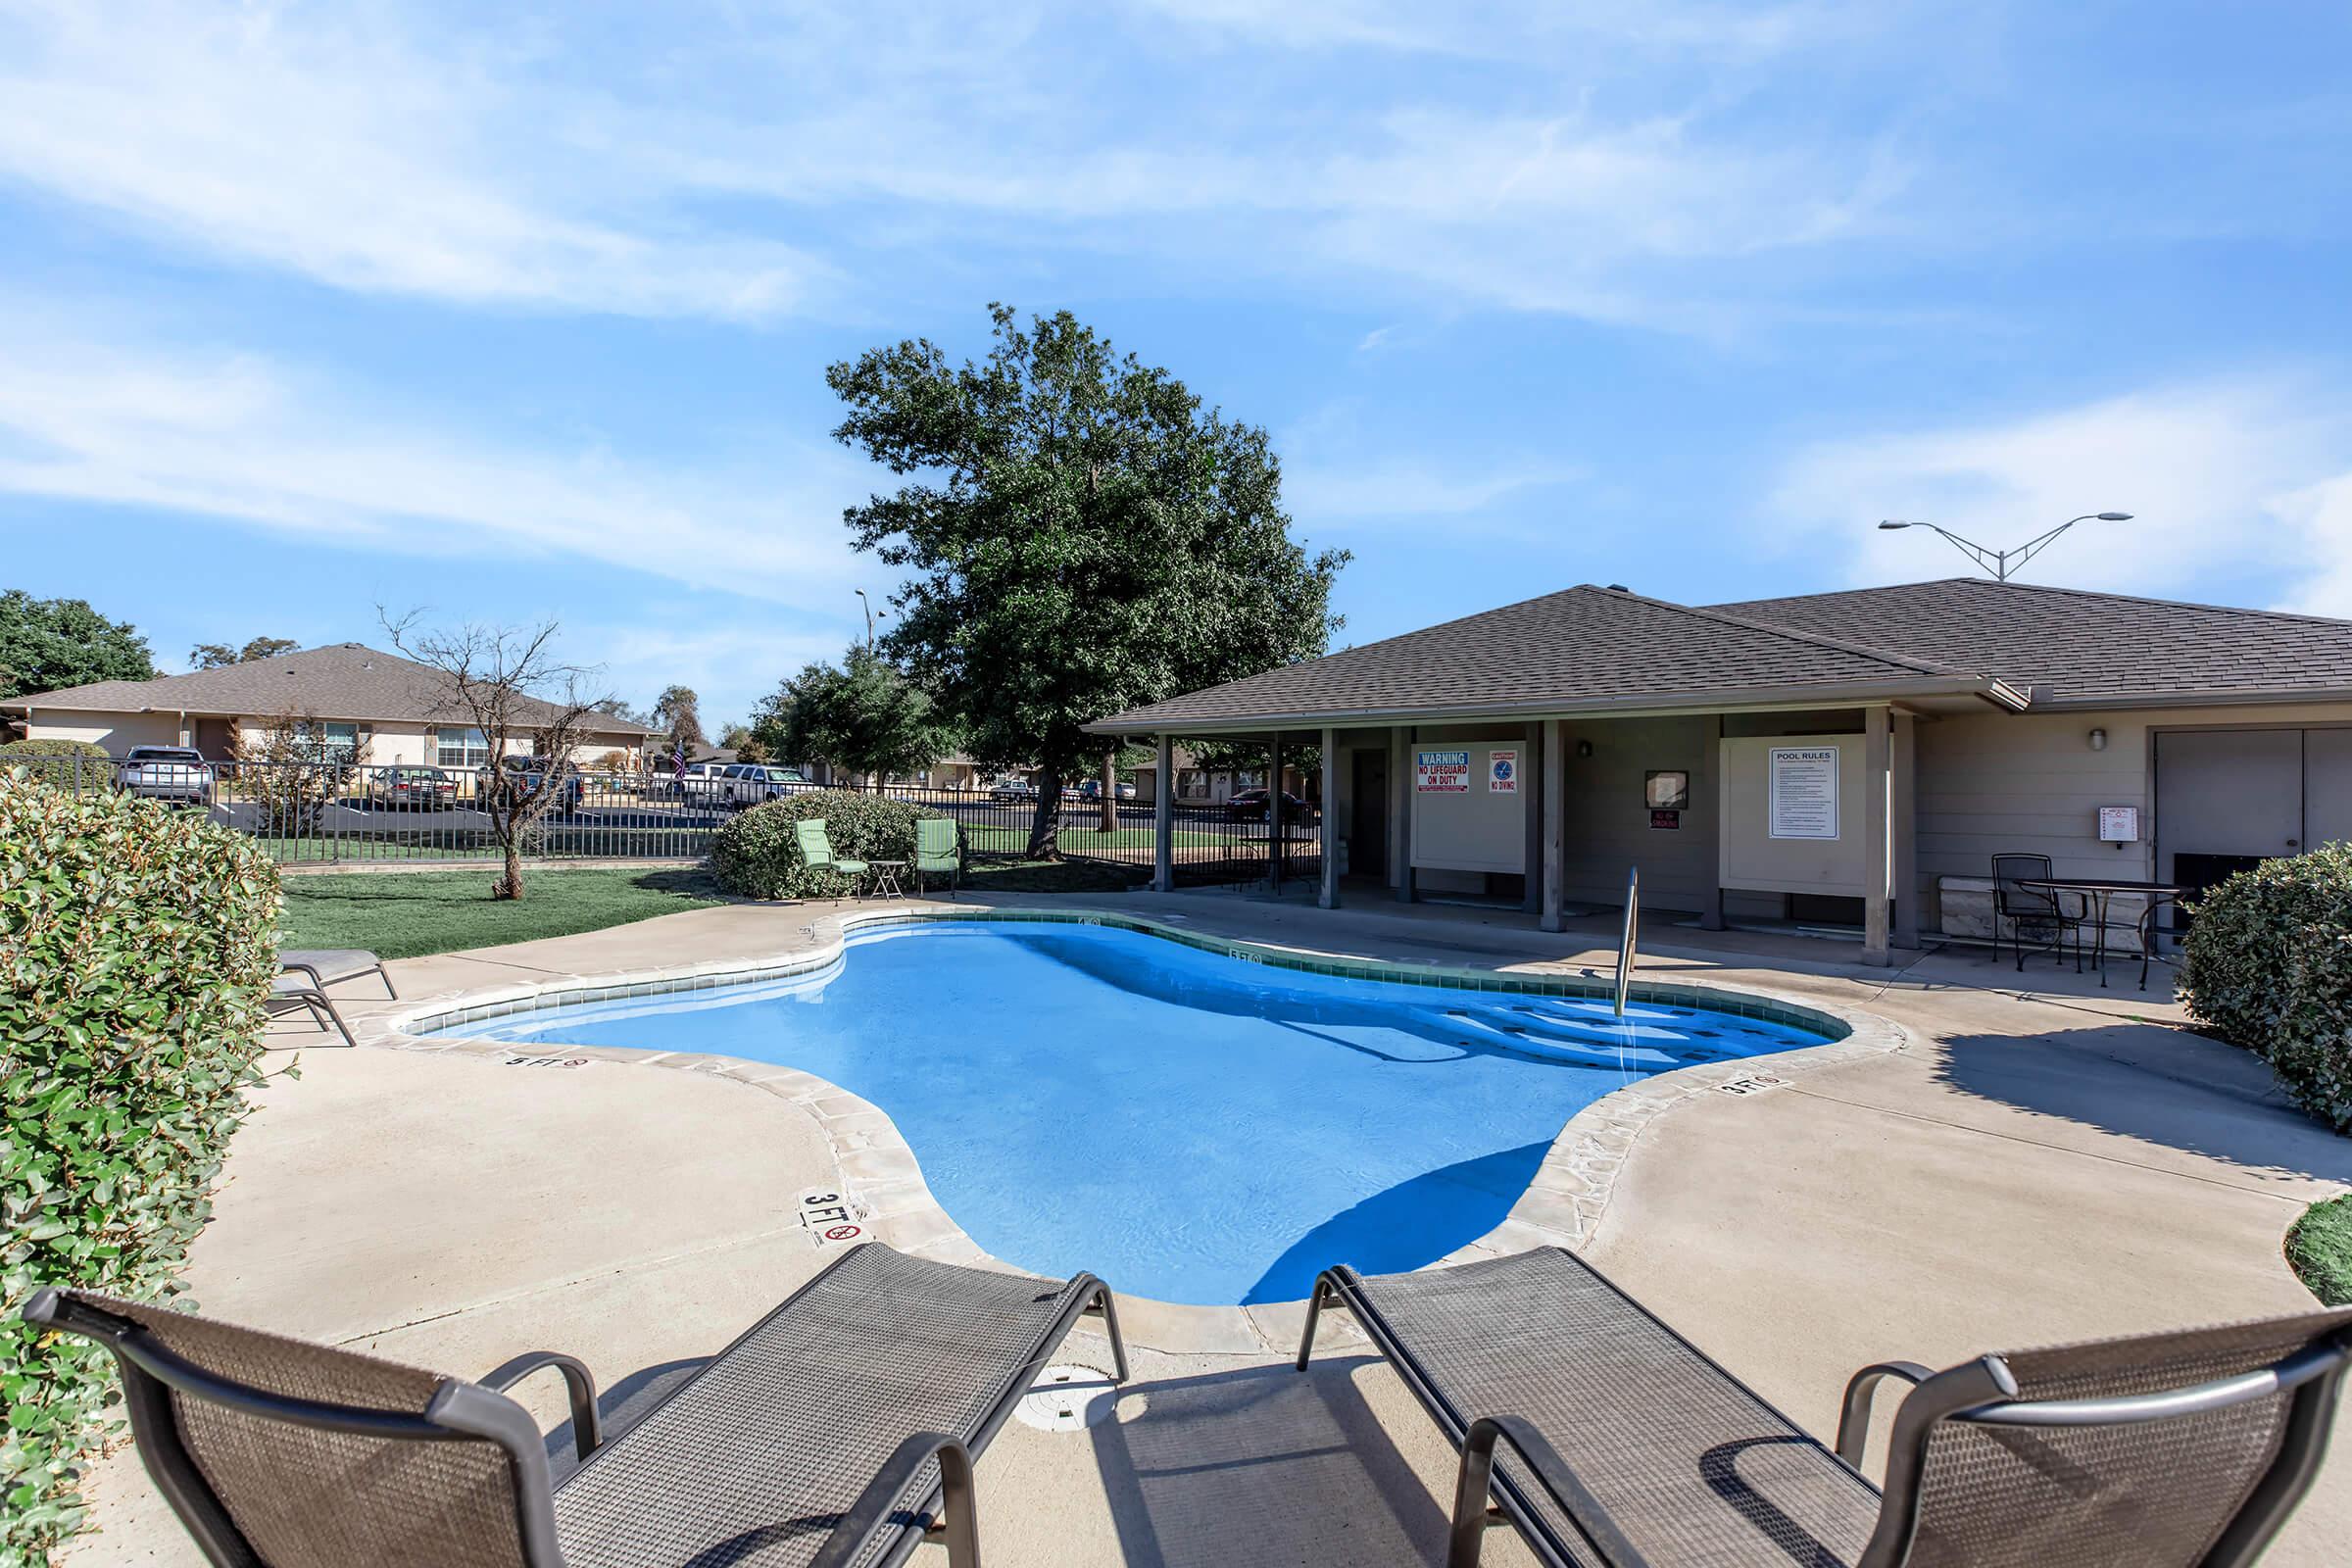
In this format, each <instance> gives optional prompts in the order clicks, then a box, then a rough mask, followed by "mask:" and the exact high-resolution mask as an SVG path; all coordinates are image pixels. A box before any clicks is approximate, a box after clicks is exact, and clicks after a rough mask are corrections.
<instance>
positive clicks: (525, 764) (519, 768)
mask: <svg viewBox="0 0 2352 1568" xmlns="http://www.w3.org/2000/svg"><path fill="white" fill-rule="evenodd" d="M498 766H499V771H500V772H501V773H502V774H504V775H505V776H506V777H507V778H508V780H509V781H510V782H512V783H513V784H514V785H515V787H517V788H518V789H520V790H521V791H522V794H523V797H524V798H525V799H526V800H527V799H528V798H530V797H531V796H533V795H536V794H538V793H539V792H540V791H541V790H543V789H547V788H550V787H551V784H552V787H554V788H557V789H561V790H562V791H563V792H564V794H563V798H562V799H560V800H558V801H557V802H556V804H555V807H554V809H555V810H557V811H560V812H562V813H563V814H564V815H565V816H569V815H571V813H572V812H574V811H576V810H578V809H580V803H581V801H582V800H583V799H584V798H585V797H586V795H587V791H588V781H587V780H586V779H585V778H583V777H582V776H581V775H580V770H579V769H578V768H576V767H573V766H571V765H570V764H569V763H562V764H551V763H550V762H549V760H547V759H546V758H543V757H502V758H500V759H499V760H498ZM559 768H560V771H559V770H556V769H559Z"/></svg>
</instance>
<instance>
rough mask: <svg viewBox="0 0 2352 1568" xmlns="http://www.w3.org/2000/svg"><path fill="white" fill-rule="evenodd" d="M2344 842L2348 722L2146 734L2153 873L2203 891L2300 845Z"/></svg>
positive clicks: (2351, 805) (2349, 800)
mask: <svg viewBox="0 0 2352 1568" xmlns="http://www.w3.org/2000/svg"><path fill="white" fill-rule="evenodd" d="M2339 839H2342V840H2352V729H2234V730H2228V729H2225V730H2167V731H2161V732H2159V733H2158V734H2157V737H2156V875H2157V877H2158V879H2159V880H2161V881H2166V882H2178V883H2180V885H2181V886H2183V887H2187V888H2192V889H2204V888H2208V887H2211V886H2212V885H2213V884H2214V883H2216V882H2219V881H2221V880H2222V879H2223V878H2224V877H2227V876H2229V874H2230V873H2231V872H2234V871H2241V870H2244V869H2245V868H2246V867H2248V866H2250V865H2253V864H2255V863H2256V862H2258V861H2261V860H2265V859H2268V858H2272V857H2274V856H2280V855H2294V854H2296V853H2298V852H2299V851H2301V850H2302V849H2303V848H2304V847H2305V846H2306V845H2318V844H2327V843H2330V842H2332V841H2335V840H2339Z"/></svg>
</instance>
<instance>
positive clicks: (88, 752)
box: [0, 741, 115, 790]
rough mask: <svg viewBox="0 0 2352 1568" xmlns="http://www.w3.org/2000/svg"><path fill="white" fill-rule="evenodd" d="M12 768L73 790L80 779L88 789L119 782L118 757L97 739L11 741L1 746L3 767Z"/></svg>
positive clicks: (1, 767)
mask: <svg viewBox="0 0 2352 1568" xmlns="http://www.w3.org/2000/svg"><path fill="white" fill-rule="evenodd" d="M12 767H14V768H23V769H24V770H25V772H26V773H29V774H30V775H31V776H32V777H34V778H37V779H41V780H44V781H46V782H48V783H51V784H56V785H59V786H61V787H62V788H65V789H69V790H70V789H72V788H73V786H74V784H75V782H76V781H77V780H78V782H79V783H80V785H81V787H82V788H83V789H85V790H87V789H97V788H99V787H100V786H112V785H113V783H114V782H115V764H114V760H113V759H112V758H110V757H108V756H107V755H106V748H105V747H103V746H100V745H99V744H98V743H97V742H95V741H11V742H9V743H8V744H7V745H6V746H0V769H4V768H12Z"/></svg>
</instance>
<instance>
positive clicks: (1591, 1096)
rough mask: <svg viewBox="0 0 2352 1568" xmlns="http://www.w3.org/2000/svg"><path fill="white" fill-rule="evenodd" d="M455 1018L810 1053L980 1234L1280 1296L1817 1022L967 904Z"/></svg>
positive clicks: (1367, 1267)
mask: <svg viewBox="0 0 2352 1568" xmlns="http://www.w3.org/2000/svg"><path fill="white" fill-rule="evenodd" d="M460 1030H462V1032H464V1033H466V1034H467V1035H471V1036H475V1037H477V1038H489V1039H498V1040H517V1041H519V1040H529V1041H539V1042H561V1043H564V1044H572V1045H597V1046H624V1047H634V1048H639V1049H647V1050H660V1051H677V1052H713V1053H719V1054H727V1055H733V1056H742V1057H748V1058H751V1059H753V1060H758V1061H772V1062H781V1063H785V1064H788V1065H790V1066H794V1067H798V1068H801V1069H803V1070H804V1071H807V1072H810V1073H814V1074H816V1075H817V1076H819V1077H821V1078H824V1079H827V1080H829V1081H830V1082H833V1083H835V1084H839V1085H840V1086H842V1087H843V1088H845V1089H848V1090H850V1091H852V1092H853V1093H855V1094H858V1095H860V1096H862V1097H863V1098H865V1099H866V1100H868V1101H871V1102H872V1103H874V1104H876V1105H879V1106H880V1107H881V1108H882V1109H884V1110H885V1111H887V1112H889V1114H890V1116H891V1118H892V1119H893V1120H894V1121H895V1122H896V1123H897V1124H898V1128H899V1131H900V1132H901V1134H902V1135H903V1136H904V1137H905V1138H906V1140H907V1144H908V1145H909V1146H910V1147H911V1148H912V1149H913V1151H914V1153H915V1157H916V1158H917V1159H918V1160H919V1161H920V1162H921V1164H922V1169H923V1174H924V1177H925V1178H926V1180H927V1181H928V1182H929V1184H930V1187H931V1191H932V1193H933V1194H934V1196H936V1197H937V1198H938V1200H939V1201H940V1202H941V1203H942V1204H943V1205H944V1206H945V1207H946V1208H947V1211H948V1212H949V1214H951V1215H952V1216H954V1218H955V1219H956V1223H957V1224H959V1225H961V1226H962V1227H963V1229H964V1231H965V1233H966V1234H968V1235H969V1236H970V1237H971V1238H972V1239H973V1240H974V1241H975V1242H977V1243H978V1244H979V1245H980V1246H981V1247H983V1248H986V1249H987V1250H989V1251H991V1252H993V1253H995V1254H996V1255H997V1256H999V1257H1001V1258H1004V1259H1005V1261H1007V1262H1010V1263H1014V1264H1017V1265H1019V1266H1020V1267H1023V1268H1029V1269H1035V1270H1037V1271H1038V1272H1040V1273H1045V1274H1060V1275H1066V1274H1069V1273H1072V1272H1074V1271H1076V1270H1078V1269H1092V1270H1094V1271H1095V1272H1096V1273H1098V1274H1100V1275H1102V1276H1103V1278H1104V1279H1106V1280H1108V1281H1109V1282H1110V1284H1111V1285H1112V1287H1113V1288H1114V1289H1116V1290H1119V1291H1121V1292H1125V1293H1131V1294H1134V1295H1139V1296H1147V1297H1153V1298H1156V1299H1160V1300H1165V1301H1181V1302H1197V1303H1203V1304H1216V1305H1231V1304H1248V1303H1251V1302H1257V1301H1280V1300H1293V1299H1298V1298H1299V1297H1302V1296H1304V1295H1305V1294H1306V1293H1307V1291H1308V1290H1309V1289H1310V1288H1311V1286H1312V1284H1313V1282H1314V1276H1315V1273H1316V1271H1317V1270H1319V1269H1322V1268H1325V1267H1327V1266H1329V1265H1331V1264H1333V1263H1339V1262H1348V1263H1352V1264H1354V1265H1355V1266H1356V1267H1357V1268H1359V1269H1362V1270H1364V1271H1365V1272H1367V1273H1371V1272H1388V1271H1394V1270H1400V1269H1409V1268H1418V1267H1420V1266H1421V1265H1423V1264H1426V1263H1430V1262H1434V1261H1435V1260H1436V1259H1438V1258H1440V1257H1443V1256H1444V1255H1446V1253H1447V1252H1450V1251H1452V1250H1454V1249H1456V1248H1458V1247H1460V1246H1462V1245H1463V1244H1464V1243H1466V1242H1470V1241H1474V1240H1476V1239H1477V1238H1478V1237H1480V1236H1482V1235H1484V1234H1486V1233H1487V1232H1488V1231H1489V1230H1491V1229H1493V1228H1494V1227H1495V1224H1496V1223H1498V1222H1499V1221H1500V1220H1502V1219H1503V1217H1504V1216H1505V1215H1507V1214H1508V1213H1509V1211H1510V1209H1511V1206H1512V1204H1513V1203H1514V1202H1515V1201H1517V1200H1518V1198H1519V1197H1520V1195H1521V1194H1522V1193H1524V1192H1525V1191H1526V1189H1527V1185H1528V1183H1529V1182H1530V1181H1531V1180H1532V1179H1533V1178H1534V1176H1535V1174H1536V1171H1537V1169H1538V1167H1539V1166H1540V1165H1541V1164H1542V1163H1543V1160H1544V1153H1545V1152H1546V1150H1547V1149H1548V1148H1549V1147H1550V1144H1551V1142H1552V1139H1553V1137H1554V1136H1555V1135H1556V1134H1557V1133H1558V1132H1559V1130H1560V1127H1561V1124H1562V1123H1564V1122H1565V1121H1566V1120H1567V1119H1568V1118H1569V1117H1570V1116H1571V1115H1573V1114H1574V1113H1575V1112H1576V1111H1578V1110H1579V1109H1581V1108H1583V1107H1584V1106H1585V1105H1588V1104H1590V1103H1593V1101H1595V1100H1597V1099H1599V1098H1600V1097H1601V1096H1602V1095H1604V1094H1607V1093H1608V1092H1610V1091H1611V1090H1613V1089H1617V1088H1619V1087H1621V1086H1623V1085H1625V1084H1628V1083H1631V1082H1634V1081H1636V1080H1639V1079H1641V1078H1642V1077H1645V1076H1647V1075H1650V1074H1653V1073H1657V1072H1663V1071H1666V1070H1668V1069H1671V1068H1675V1067H1682V1066H1688V1065H1691V1064H1692V1063H1695V1062H1702V1061H1715V1060H1722V1059H1726V1058H1730V1057H1743V1056H1752V1055H1758V1054H1765V1053H1769V1052H1775V1051H1785V1050H1789V1049H1791V1048H1794V1047H1800V1046H1813V1045H1819V1044H1821V1043H1822V1041H1823V1040H1824V1038H1826V1037H1825V1036H1824V1035H1823V1034H1820V1033H1814V1032H1809V1031H1806V1030H1802V1029H1798V1028H1794V1027H1791V1026H1789V1025H1786V1024H1782V1023H1777V1022H1767V1021H1764V1020H1762V1019H1758V1018H1752V1017H1744V1016H1734V1015H1731V1014H1728V1013H1720V1012H1706V1011H1697V1010H1693V1009H1691V1008H1686V1007H1676V1006H1667V1005H1658V1004H1647V1005H1644V1004H1641V1003H1636V1004H1634V1005H1632V1006H1631V1007H1629V1009H1628V1015H1627V1017H1626V1018H1625V1019H1624V1020H1622V1021H1620V1020H1617V1019H1614V1018H1612V1017H1611V1016H1610V1012H1609V1005H1608V1003H1607V1002H1606V1001H1605V1000H1598V1001H1594V1000H1588V999H1582V998H1567V997H1555V996H1544V995H1537V994H1528V993H1515V992H1506V991H1471V990H1457V989H1441V988H1439V987H1436V986H1431V985H1422V984H1413V983H1408V982H1398V981H1382V980H1364V979H1355V978H1342V977H1337V976H1332V975H1326V974H1316V973H1308V972H1304V971H1300V970H1294V969H1289V968H1282V967H1276V966H1273V965H1269V964H1264V963H1256V962H1250V961H1248V960H1246V959H1242V958H1237V957H1232V956H1226V955H1224V954H1221V953H1207V952H1201V951H1199V950H1197V949H1194V948H1191V947H1188V946H1184V945H1182V944H1179V943H1176V942H1171V941H1168V940H1165V939H1163V938H1160V937H1155V936H1152V935H1149V934H1146V933H1142V932H1138V931H1132V930H1126V929H1122V928H1120V927H1116V926H1106V925H1091V924H1077V923H1055V922H1044V921H1017V922H1016V921H998V920H988V919H969V920H962V919H957V920H941V921H919V922H907V923H903V924H893V925H885V926H879V927H868V928H867V929H865V930H863V931H854V932H853V934H852V935H851V936H850V938H849V939H848V943H847V946H846V951H845V952H844V954H843V956H842V957H841V960H840V961H839V962H837V963H835V964H833V965H830V966H829V967H826V968H823V969H818V970H814V971H811V972H809V973H807V974H803V975H796V976H792V977H790V978H786V979H781V980H772V981H761V982H757V983H749V984H743V985H733V986H725V987H721V988H718V989H712V990H701V991H691V992H678V993H671V994H666V995H661V996H651V997H637V998H633V999H630V1000H626V1001H618V1000H616V1001H611V1002H598V1003H586V1004H577V1005H567V1006H546V1007H539V1008H534V1009H531V1010H528V1011H523V1012H516V1013H514V1014H511V1015H509V1016H506V1017H503V1018H498V1019H494V1020H491V1021H488V1022H473V1023H466V1024H463V1025H459V1026H455V1028H454V1029H452V1030H451V1031H447V1032H458V1031H460ZM790 1196H791V1195H779V1201H789V1198H790Z"/></svg>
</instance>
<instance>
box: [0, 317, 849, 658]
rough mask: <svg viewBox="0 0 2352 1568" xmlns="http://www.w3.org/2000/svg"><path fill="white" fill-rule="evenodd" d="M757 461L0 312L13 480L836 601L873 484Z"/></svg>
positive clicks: (815, 465)
mask: <svg viewBox="0 0 2352 1568" xmlns="http://www.w3.org/2000/svg"><path fill="white" fill-rule="evenodd" d="M765 450H766V451H767V452H768V453H769V454H770V455H769V456H768V458H767V460H766V461H765V462H763V463H761V464H760V465H758V466H741V465H730V464H728V463H727V462H725V461H723V460H722V461H718V462H714V463H698V464H695V465H692V466H686V465H682V464H677V463H664V462H648V461H643V460H638V459H632V458H629V457H626V456H621V455H617V454H614V453H613V452H611V451H608V450H604V449H602V448H597V447H586V448H578V449H572V450H564V449H561V448H556V447H552V446H538V447H533V446H528V445H523V444H519V443H515V444H508V445H503V446H502V445H495V444H490V443H487V442H485V441H482V440H481V439H479V438H477V437H473V436H469V435H466V434H462V433H459V432H455V431H452V430H449V429H445V428H441V427H439V426H438V425H436V424H434V423H433V422H431V421H429V420H423V419H417V418H414V417H408V416H405V415H403V414H400V413H397V412H395V413H383V412H378V411H373V410H370V409H368V408H366V407H364V406H362V405H361V404H360V403H359V402H358V401H357V400H355V399H354V398H353V397H351V396H350V395H348V394H347V393H345V392H343V391H342V390H341V389H339V388H337V387H335V386H333V385H331V384H329V383H326V382H324V381H322V380H320V379H319V378H318V377H316V376H311V375H307V374H305V373H303V372H302V371H300V370H298V369H294V368H288V367H286V366H283V365H279V364H276V363H273V362H270V361H268V360H264V359H260V358H257V357H253V356H245V355H236V354H198V353H178V354H167V353H159V352H149V351H128V350H123V349H119V348H116V347H113V346H111V345H108V344H104V343H99V342H91V341H76V340H73V339H70V338H63V337H59V336H57V335H54V334H51V333H45V332H38V331H35V330H33V329H30V328H28V327H25V325H23V324H22V323H12V322H10V321H8V320H7V319H5V318H4V317H0V491H10V492H16V493H19V494H26V495H40V496H53V497H60V498H65V499H70V500H77V501H88V502H103V503H115V504H121V505H128V506H138V507H153V508H158V509H163V510H169V511H177V512H185V513H192V514H198V515H210V516H215V517H221V518H226V519H230V520H233V521H236V522H240V523H245V524H250V525H254V526H258V527H263V528H270V529H277V530H283V531H285V532H289V533H295V534H301V535H305V536H308V537H311V538H315V539H320V540H324V541H327V542H330V543H335V544H340V545H346V546H352V547H357V548H364V549H370V550H394V551H415V552H425V553H433V554H447V555H467V554H478V553H485V552H487V553H494V554H500V555H507V556H516V557H524V558H528V557H533V556H558V555H563V556H575V557H582V558H587V559H591V560H597V561H602V562H607V563H610V564H614V565H619V566H623V567H627V568H630V569H633V570H637V571H642V572H646V573H649V574H652V575H654V576H657V577H665V578H668V579H670V580H672V581H676V582H681V583H686V584H690V585H693V586H698V587H707V588H719V589H725V590H728V591H730V592H734V593H738V594H744V595H749V596H752V597H756V598H764V599H768V600H771V601H774V602H777V603H782V604H793V605H814V606H818V607H821V608H822V609H823V610H824V611H825V612H826V613H839V612H838V607H837V605H836V604H835V603H834V602H835V601H836V600H838V599H839V598H840V596H841V595H842V594H844V593H846V591H847V588H846V586H845V585H846V584H847V583H848V581H849V580H850V578H851V574H852V564H851V563H852V556H851V552H850V550H849V547H848V543H847V539H846V536H845V531H844V530H843V528H842V526H841V522H840V516H841V507H842V505H843V503H844V502H846V501H848V500H851V499H854V498H855V497H856V496H858V494H861V493H862V491H863V489H864V488H865V486H864V484H863V476H862V474H861V473H860V472H859V471H858V469H857V467H856V466H855V465H853V464H852V463H851V462H850V461H849V459H848V458H847V457H846V455H843V454H839V453H836V452H833V451H832V450H831V449H829V448H809V447H804V446H801V445H798V444H796V443H793V442H791V441H788V440H783V439H777V440H773V441H770V442H768V443H766V444H765Z"/></svg>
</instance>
